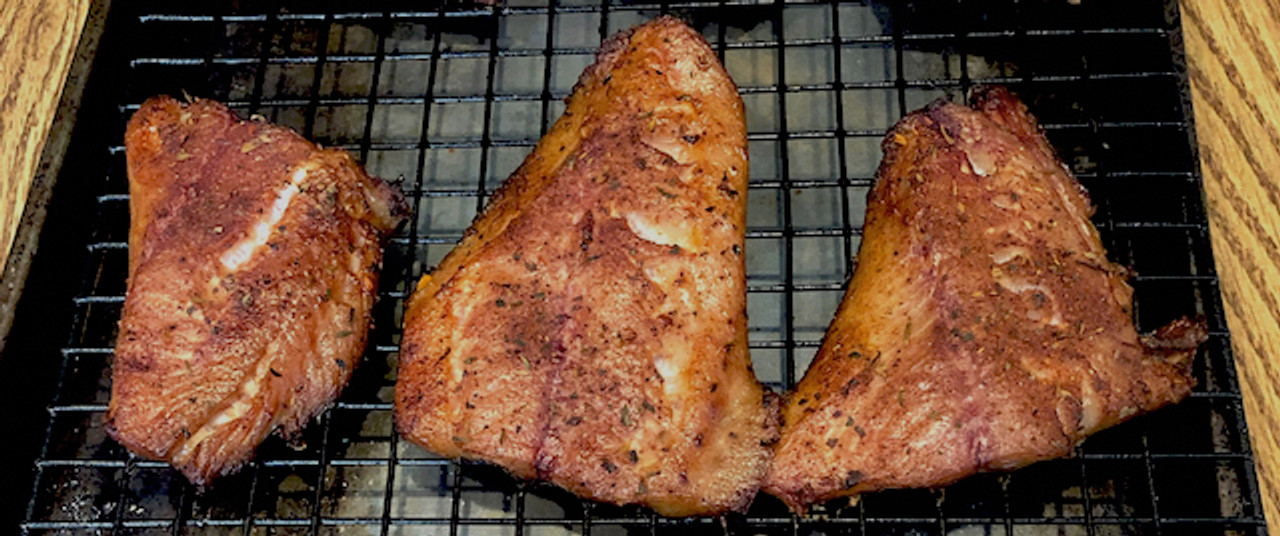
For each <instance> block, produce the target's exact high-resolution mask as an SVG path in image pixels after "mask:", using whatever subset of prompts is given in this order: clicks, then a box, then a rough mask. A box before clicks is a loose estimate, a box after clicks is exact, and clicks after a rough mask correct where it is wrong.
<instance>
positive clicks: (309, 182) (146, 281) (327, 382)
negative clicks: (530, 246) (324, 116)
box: [107, 97, 407, 486]
mask: <svg viewBox="0 0 1280 536" xmlns="http://www.w3.org/2000/svg"><path fill="white" fill-rule="evenodd" d="M125 153H126V159H127V162H128V172H129V191H130V207H129V208H130V214H131V219H132V221H131V224H130V229H129V285H128V292H127V295H126V297H125V303H124V311H123V314H122V317H121V320H120V330H119V335H118V340H117V342H116V352H115V358H114V362H113V366H112V386H111V402H110V405H109V407H108V411H107V429H108V431H109V432H110V434H111V435H112V437H114V438H115V439H116V440H117V441H119V442H120V443H122V444H124V445H125V446H126V447H127V448H128V449H129V450H130V451H132V452H134V453H136V454H138V455H139V456H142V457H145V458H151V459H156V460H164V461H167V462H169V463H171V464H172V465H173V466H174V467H175V468H177V469H178V470H180V471H181V472H182V473H183V474H185V475H186V476H187V478H189V479H190V480H191V481H192V482H193V483H195V484H197V485H200V486H203V485H206V484H207V483H208V482H210V481H211V480H212V479H214V478H215V477H217V476H219V475H222V474H225V473H229V472H232V471H234V470H235V469H237V468H238V467H239V466H240V465H241V464H243V463H244V462H246V461H247V460H248V459H249V458H251V457H252V455H253V452H254V450H255V449H256V447H257V445H258V444H259V443H261V442H262V440H263V439H265V438H266V437H267V435H269V434H270V433H271V432H272V431H273V430H278V431H279V432H280V434H281V435H284V436H286V437H290V436H294V435H296V434H297V433H298V432H299V431H300V430H301V429H302V427H303V426H304V425H305V424H306V423H307V421H308V420H310V419H311V418H312V417H314V416H315V415H317V414H318V413H319V412H320V411H322V410H323V409H324V408H325V407H327V406H328V405H329V404H330V403H332V402H333V400H334V399H335V398H336V397H337V395H338V393H339V391H341V389H342V387H343V386H344V385H346V382H347V380H348V379H349V378H350V376H351V371H352V369H353V368H354V367H355V365H356V362H357V361H358V360H359V358H360V356H361V353H362V352H363V350H364V346H365V342H366V338H367V332H368V328H369V319H370V316H369V311H370V308H371V307H372V305H373V301H374V298H375V295H376V291H377V277H378V271H379V269H380V266H381V262H382V241H383V240H384V239H385V238H386V236H387V235H388V234H389V233H390V232H391V231H392V230H393V229H394V228H395V227H396V225H398V224H399V222H400V221H401V219H403V217H404V215H405V213H406V212H407V211H406V208H405V204H404V200H403V198H402V197H401V195H400V193H399V192H398V190H396V189H395V188H394V187H392V186H390V185H388V184H387V183H385V182H383V181H381V180H379V179H376V178H372V177H370V176H368V175H367V174H365V172H364V171H363V170H361V169H360V167H359V166H358V165H357V164H356V163H355V161H354V160H353V159H352V158H351V157H350V155H348V154H346V153H345V152H343V151H338V150H321V149H319V148H317V147H316V146H315V145H313V144H311V143H310V142H308V141H306V140H305V139H303V138H302V137H301V136H299V135H298V134H297V133H295V132H293V131H292V130H289V129H287V128H284V127H279V126H275V125H270V124H267V123H265V122H261V121H241V120H239V119H238V118H237V117H236V116H235V114H234V113H232V112H231V111H230V110H228V109H227V108H226V107H225V106H223V105H221V104H219V103H217V102H214V101H210V100H199V99H198V100H195V101H194V102H192V103H190V104H182V103H179V102H178V101H176V100H174V99H172V98H169V97H156V98H152V99H150V100H148V101H146V102H145V103H144V104H143V105H142V107H141V108H140V109H139V110H138V112H137V113H135V114H134V115H133V117H132V119H131V120H130V122H129V125H128V129H127V131H126V134H125Z"/></svg>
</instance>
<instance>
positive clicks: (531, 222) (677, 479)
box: [396, 17, 778, 515]
mask: <svg viewBox="0 0 1280 536" xmlns="http://www.w3.org/2000/svg"><path fill="white" fill-rule="evenodd" d="M746 189H747V154H746V129H745V122H744V116H743V108H742V101H741V99H740V98H739V97H738V94H737V89H736V87H735V86H734V84H733V82H732V81H731V80H730V79H729V77H728V75H727V73H725V71H724V69H723V67H722V66H721V65H720V64H719V62H718V61H717V60H716V57H715V54H714V53H713V52H712V50H711V49H710V48H709V47H708V46H707V44H706V42H705V41H704V40H703V39H702V38H701V36H699V35H698V34H697V33H695V32H694V31H693V30H691V29H689V28H688V27H687V26H685V25H684V24H683V23H680V22H678V21H677V20H675V19H672V18H667V17H664V18H660V19H656V20H654V21H651V22H649V23H646V24H644V25H641V26H638V27H636V28H634V29H632V30H630V31H628V32H625V33H622V34H619V35H616V36H614V37H613V38H611V39H609V40H608V41H607V42H606V43H605V44H604V46H603V47H602V50H601V51H600V52H599V54H598V56H597V60H596V63H595V64H594V65H592V66H591V67H589V68H588V69H587V70H586V71H585V72H584V73H583V75H582V77H581V78H580V79H579V82H578V84H577V86H576V87H575V89H574V92H573V94H572V95H571V96H570V98H569V99H568V101H567V108H566V110H565V113H564V115H563V116H562V117H561V118H560V119H559V120H558V121H557V122H556V124H555V125H554V126H553V127H552V129H551V130H550V132H548V133H547V135H546V136H545V137H544V138H543V139H542V140H541V141H540V142H539V143H538V146H537V147H536V148H535V149H534V151H533V153H532V154H530V155H529V157H528V158H527V159H526V160H525V162H524V164H523V165H522V166H521V167H520V168H519V169H518V170H516V172H515V173H514V174H513V175H512V176H511V177H510V178H509V179H508V180H507V181H506V183H505V184H504V185H503V186H502V188H501V190H500V191H499V192H498V193H497V194H496V196H495V198H494V199H493V200H492V201H491V202H490V204H489V206H488V207H487V208H486V210H485V211H484V213H483V214H482V215H481V216H480V217H479V218H478V219H477V220H476V221H475V222H474V223H473V225H472V227H471V228H470V229H469V230H468V231H467V233H466V235H465V237H464V238H463V240H462V241H461V242H460V243H459V244H458V246H457V247H456V248H455V249H454V250H453V251H452V252H451V253H450V254H449V255H448V256H447V257H446V258H445V259H444V260H443V261H442V262H441V264H440V265H439V266H438V267H437V268H436V269H435V270H434V271H433V272H432V273H431V274H430V275H428V276H425V277H423V278H422V280H421V281H420V282H419V284H418V288H417V290H416V292H415V293H414V294H413V296H412V298H411V299H410V303H409V308H408V314H407V316H406V319H407V320H406V322H407V324H406V327H405V335H404V342H403V348H404V350H403V354H402V356H401V364H400V371H399V379H398V382H397V387H396V421H397V427H398V429H399V431H400V433H401V434H403V435H405V436H406V437H408V438H409V439H411V440H413V441H414V442H417V443H419V444H421V445H423V446H425V447H426V448H428V449H430V450H432V451H435V452H438V453H440V454H443V455H446V456H450V457H455V458H468V459H475V460H484V461H487V462H491V463H495V464H497V465H500V466H502V467H504V468H506V469H507V470H508V471H510V472H511V473H513V474H514V475H516V476H518V477H521V478H540V479H545V480H549V481H551V482H553V483H555V484H558V485H560V486H562V487H565V488H567V489H569V490H571V491H573V492H575V493H578V494H579V495H582V496H584V497H589V498H591V499H595V500H599V501H605V502H611V503H618V504H626V503H632V504H642V505H646V506H649V507H652V508H653V509H655V510H656V511H658V512H659V513H662V514H665V515H710V514H716V513H720V512H724V511H727V510H742V509H745V508H746V507H747V506H748V505H749V504H750V502H751V500H752V499H753V498H754V496H755V494H756V491H757V489H758V487H759V484H760V481H761V479H762V478H763V477H764V474H765V472H766V470H767V467H768V463H769V459H770V446H771V445H772V443H773V442H774V441H775V440H776V438H777V428H778V422H777V407H776V396H773V395H772V393H770V392H768V391H767V390H765V389H764V388H763V387H762V386H761V385H760V384H759V383H758V382H757V381H756V379H755V377H754V374H753V373H752V371H751V365H750V360H749V357H748V354H747V322H746V314H745V313H746V294H745V292H746V278H745V267H744V258H743V250H742V247H743V245H744V240H745V231H744V229H745V208H746V207H745V196H746Z"/></svg>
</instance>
